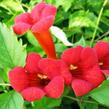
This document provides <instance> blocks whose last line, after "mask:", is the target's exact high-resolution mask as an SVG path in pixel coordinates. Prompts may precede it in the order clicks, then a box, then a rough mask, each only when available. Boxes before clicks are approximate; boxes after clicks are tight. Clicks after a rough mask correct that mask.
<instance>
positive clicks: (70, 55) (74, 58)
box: [61, 46, 83, 65]
mask: <svg viewBox="0 0 109 109" xmlns="http://www.w3.org/2000/svg"><path fill="white" fill-rule="evenodd" d="M82 49H83V48H82V47H81V46H77V47H76V48H69V49H67V50H65V51H64V53H63V54H62V56H61V58H62V60H63V61H65V62H66V63H67V64H68V65H70V64H76V63H78V61H79V60H80V54H81V51H82Z"/></svg>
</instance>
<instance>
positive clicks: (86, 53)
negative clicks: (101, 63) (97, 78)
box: [81, 47, 98, 69]
mask: <svg viewBox="0 0 109 109" xmlns="http://www.w3.org/2000/svg"><path fill="white" fill-rule="evenodd" d="M81 63H82V67H83V68H85V69H86V68H91V67H93V66H94V65H95V64H97V63H98V60H97V55H96V52H95V51H94V50H93V49H92V48H89V47H86V48H84V49H83V50H82V52H81Z"/></svg>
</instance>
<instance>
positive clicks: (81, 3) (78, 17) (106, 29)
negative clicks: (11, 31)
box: [0, 0, 109, 109]
mask: <svg viewBox="0 0 109 109" xmlns="http://www.w3.org/2000/svg"><path fill="white" fill-rule="evenodd" d="M41 1H42V0H0V22H2V23H4V24H6V25H7V26H8V27H12V25H13V24H14V18H15V17H16V16H17V15H19V14H20V13H23V12H27V11H28V12H29V11H30V10H31V9H32V8H33V7H34V6H35V4H37V3H39V2H41ZM45 1H46V2H47V3H50V4H53V5H55V6H56V7H57V9H58V11H57V15H56V19H55V22H54V26H56V27H58V29H59V34H57V35H58V36H57V37H59V36H60V37H61V34H62V33H64V35H65V36H66V37H67V40H68V41H69V43H71V44H72V45H71V44H70V46H76V45H82V46H86V45H90V41H91V39H92V36H93V33H94V31H95V28H96V25H97V19H98V16H99V13H100V10H101V8H102V7H103V2H104V0H45ZM103 8H104V10H103V13H102V16H101V19H100V22H99V26H98V27H97V33H96V37H95V40H94V43H96V42H97V41H99V40H106V41H109V37H108V36H109V1H108V3H107V4H106V6H105V7H103ZM51 31H52V30H51ZM53 36H55V34H53ZM18 39H19V40H20V39H22V41H23V42H22V43H23V44H26V50H27V51H28V52H30V51H35V52H38V53H40V54H41V55H42V56H44V55H45V53H44V52H43V50H42V49H41V47H40V45H39V44H38V42H37V41H36V40H34V37H32V34H31V32H28V33H26V34H25V35H24V37H19V38H18ZM53 39H54V42H55V46H56V51H57V54H58V55H60V54H61V53H62V52H63V50H64V49H66V48H68V47H69V45H67V44H65V43H63V42H62V40H59V39H58V38H56V37H53ZM15 40H16V39H15ZM10 43H11V42H10ZM17 45H19V44H16V46H17ZM19 46H22V44H20V45H19ZM7 71H8V68H7V69H2V68H0V82H1V81H3V80H2V79H4V80H5V82H8V78H7V76H6V75H7V74H6V73H4V74H3V72H7ZM1 72H2V73H1ZM105 85H106V86H105V88H106V87H107V85H109V80H108V81H106V84H105ZM105 88H103V89H102V90H104V92H103V91H101V92H100V93H99V95H100V94H102V93H105V94H106V95H104V98H102V97H101V98H100V96H98V95H97V94H96V90H95V93H94V94H95V95H94V94H93V93H92V98H93V96H94V97H96V98H97V97H98V98H99V99H98V98H97V99H98V101H99V102H100V103H101V104H100V105H98V103H97V102H94V103H87V102H85V103H84V102H83V105H82V106H80V107H81V109H109V103H108V102H109V100H108V99H109V93H108V91H107V89H105ZM6 90H9V89H6V88H5V87H0V93H2V92H5V91H6ZM70 90H71V89H68V88H67V89H66V90H65V92H64V95H63V96H62V97H61V98H60V99H57V100H52V99H49V98H46V97H45V98H44V99H42V100H41V101H36V102H35V103H34V104H30V103H28V102H25V105H24V107H23V109H66V108H67V109H79V107H78V105H81V104H79V103H78V101H79V100H81V98H77V99H76V100H72V99H69V98H67V97H64V96H65V95H66V94H67V95H70V96H73V97H74V96H75V95H74V93H73V92H72V93H69V92H70ZM97 90H99V89H97ZM100 90H101V89H100ZM11 95H12V96H11ZM107 95H108V96H107ZM7 97H8V98H7ZM11 97H12V98H13V99H11V101H10V102H7V101H6V100H7V99H8V100H9V99H10V98H11ZM105 97H107V99H105ZM1 98H4V99H3V100H4V101H2V102H3V103H4V102H5V105H3V106H4V107H3V106H2V107H1V108H0V109H21V106H22V102H23V100H22V98H21V97H20V95H18V94H15V92H10V93H7V94H2V96H0V106H1V105H2V104H3V103H2V102H1ZM18 98H19V100H20V99H21V101H22V102H21V103H19V102H18V100H17V102H18V103H17V102H16V103H17V104H18V105H19V106H18V107H16V108H15V105H16V104H14V100H16V99H18ZM92 98H91V99H92ZM83 99H84V100H87V99H88V98H87V97H83ZM97 99H96V100H97ZM103 99H105V102H104V101H102V100H103ZM100 100H101V101H100ZM81 102H82V101H81ZM105 103H106V104H108V105H107V107H106V106H104V105H106V104H105ZM6 104H8V107H7V105H6ZM11 104H13V105H11ZM60 104H61V105H60ZM77 104H78V105H77ZM11 106H12V107H11Z"/></svg>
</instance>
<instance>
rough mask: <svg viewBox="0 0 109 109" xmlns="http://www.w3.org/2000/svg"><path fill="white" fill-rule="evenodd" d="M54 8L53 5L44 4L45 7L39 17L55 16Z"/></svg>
mask: <svg viewBox="0 0 109 109" xmlns="http://www.w3.org/2000/svg"><path fill="white" fill-rule="evenodd" d="M56 11H57V9H56V7H54V6H53V5H48V4H46V7H45V8H44V9H43V11H42V14H41V17H42V18H44V17H47V16H51V15H52V16H55V15H56Z"/></svg>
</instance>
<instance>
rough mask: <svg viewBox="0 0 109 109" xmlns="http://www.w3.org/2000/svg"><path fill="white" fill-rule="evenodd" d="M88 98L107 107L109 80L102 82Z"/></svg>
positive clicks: (108, 101)
mask: <svg viewBox="0 0 109 109" xmlns="http://www.w3.org/2000/svg"><path fill="white" fill-rule="evenodd" d="M90 96H91V97H92V98H93V99H95V100H96V101H98V102H99V103H101V104H103V105H106V106H108V107H109V80H106V81H104V82H103V84H102V85H100V87H98V88H96V89H94V90H93V91H92V92H91V93H90Z"/></svg>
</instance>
